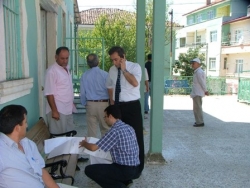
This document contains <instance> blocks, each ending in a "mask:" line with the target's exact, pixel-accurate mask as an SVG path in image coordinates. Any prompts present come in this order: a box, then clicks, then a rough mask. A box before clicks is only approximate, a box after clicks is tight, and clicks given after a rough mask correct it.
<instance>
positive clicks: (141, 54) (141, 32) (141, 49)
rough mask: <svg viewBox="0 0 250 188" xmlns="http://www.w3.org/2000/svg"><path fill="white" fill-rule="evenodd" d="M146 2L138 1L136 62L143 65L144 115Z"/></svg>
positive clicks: (142, 102)
mask: <svg viewBox="0 0 250 188" xmlns="http://www.w3.org/2000/svg"><path fill="white" fill-rule="evenodd" d="M145 7H146V2H145V0H137V12H136V62H137V63H139V64H140V65H141V68H142V78H141V88H140V91H141V99H140V102H141V108H142V114H144V89H145V70H144V68H145V62H144V61H145V17H146V10H145ZM142 117H143V116H142Z"/></svg>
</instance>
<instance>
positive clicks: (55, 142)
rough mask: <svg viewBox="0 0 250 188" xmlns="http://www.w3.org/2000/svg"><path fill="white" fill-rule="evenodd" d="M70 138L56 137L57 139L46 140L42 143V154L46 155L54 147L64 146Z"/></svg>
mask: <svg viewBox="0 0 250 188" xmlns="http://www.w3.org/2000/svg"><path fill="white" fill-rule="evenodd" d="M72 138H73V137H57V138H51V139H47V140H45V141H44V152H45V153H46V154H48V153H50V152H51V151H52V150H54V149H55V148H56V147H58V146H60V145H62V144H64V143H65V142H67V141H68V140H71V139H72Z"/></svg>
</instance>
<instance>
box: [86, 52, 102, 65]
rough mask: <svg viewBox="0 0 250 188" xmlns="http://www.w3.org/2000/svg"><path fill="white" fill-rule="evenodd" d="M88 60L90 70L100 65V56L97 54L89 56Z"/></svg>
mask: <svg viewBox="0 0 250 188" xmlns="http://www.w3.org/2000/svg"><path fill="white" fill-rule="evenodd" d="M86 60H87V63H88V65H89V67H90V68H92V67H96V66H97V65H98V63H99V59H98V56H97V55H96V54H89V55H88V56H87V57H86Z"/></svg>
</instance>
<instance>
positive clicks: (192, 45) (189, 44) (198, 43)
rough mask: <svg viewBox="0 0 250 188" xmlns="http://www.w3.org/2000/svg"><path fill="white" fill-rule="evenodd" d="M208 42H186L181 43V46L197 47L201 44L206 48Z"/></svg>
mask: <svg viewBox="0 0 250 188" xmlns="http://www.w3.org/2000/svg"><path fill="white" fill-rule="evenodd" d="M206 44H207V43H206V42H196V43H185V44H180V48H196V47H199V46H202V48H204V47H205V46H206Z"/></svg>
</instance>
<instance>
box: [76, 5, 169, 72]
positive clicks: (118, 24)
mask: <svg viewBox="0 0 250 188" xmlns="http://www.w3.org/2000/svg"><path fill="white" fill-rule="evenodd" d="M167 20H168V6H167V9H166V35H165V41H166V44H168V43H169V41H170V26H169V22H167ZM145 21H146V25H145V43H146V45H145V57H146V55H147V54H148V53H151V48H152V25H153V24H152V23H153V1H152V0H148V1H147V4H146V20H145ZM79 36H80V37H81V38H89V39H90V38H92V39H91V40H87V39H82V40H80V41H79V43H78V46H79V50H80V54H81V57H84V58H85V57H86V55H87V54H88V53H89V51H90V50H91V52H93V53H97V54H98V55H99V57H101V51H100V50H98V48H99V47H101V46H102V45H101V43H100V42H98V41H96V42H95V41H94V40H93V39H94V38H103V39H104V41H105V50H104V51H105V54H104V60H102V59H101V63H100V66H101V67H102V63H103V62H105V65H104V67H105V68H104V69H105V70H109V68H110V67H111V66H112V62H111V61H110V58H109V55H108V50H109V49H110V48H111V47H112V46H115V45H118V46H122V47H123V48H124V49H125V51H126V58H127V59H128V60H130V61H134V62H135V61H136V14H135V13H133V12H132V13H131V12H124V11H122V12H120V13H117V14H113V15H109V14H104V15H101V16H100V17H99V18H98V20H97V21H96V23H95V27H94V29H93V31H90V32H84V31H80V32H79ZM94 49H97V50H94Z"/></svg>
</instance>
